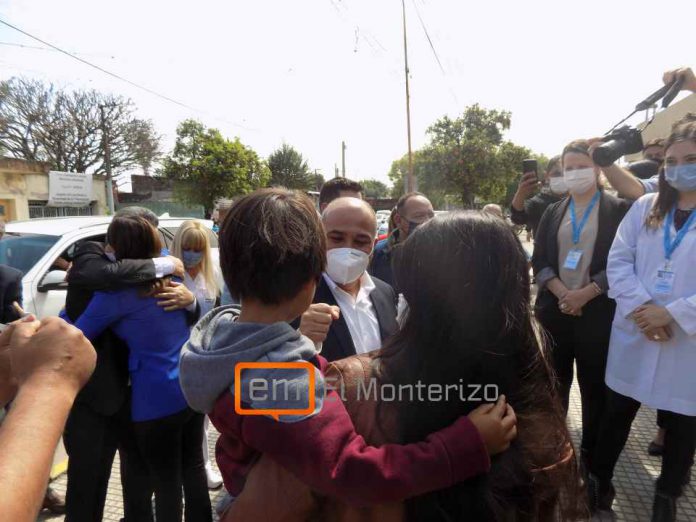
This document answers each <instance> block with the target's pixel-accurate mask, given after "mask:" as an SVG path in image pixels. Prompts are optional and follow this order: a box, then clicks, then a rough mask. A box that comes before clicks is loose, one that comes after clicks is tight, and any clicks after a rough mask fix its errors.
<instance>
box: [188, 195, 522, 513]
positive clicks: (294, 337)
mask: <svg viewBox="0 0 696 522" xmlns="http://www.w3.org/2000/svg"><path fill="white" fill-rule="evenodd" d="M325 250H326V245H325V237H324V231H323V228H322V225H321V221H320V219H319V217H318V215H317V212H316V210H315V208H314V206H313V204H312V202H311V200H309V198H308V197H307V196H306V195H304V194H303V193H301V192H295V191H290V190H286V189H281V188H271V189H261V190H258V191H256V192H254V193H252V194H250V195H248V196H245V197H243V198H241V199H239V200H238V201H237V202H236V203H235V204H234V206H233V207H232V208H231V209H230V211H229V213H228V215H227V217H226V219H225V221H224V223H223V225H222V227H221V232H220V260H221V266H222V271H223V275H224V278H225V282H226V284H227V286H228V287H229V289H230V291H231V292H232V293H234V295H237V296H239V297H240V298H241V301H242V305H243V306H242V307H237V306H227V307H222V308H217V309H214V310H212V311H211V312H210V313H209V314H207V315H206V316H205V317H204V318H203V319H201V321H200V322H199V324H198V325H197V326H196V327H195V328H194V330H193V332H192V334H191V338H190V340H189V342H188V343H187V344H186V345H185V346H184V349H183V351H182V355H181V361H180V381H181V387H182V389H183V392H184V395H185V397H186V400H187V401H188V403H189V404H190V406H191V407H192V408H193V409H195V410H197V411H201V412H205V413H208V414H209V416H210V419H211V421H212V422H213V424H214V425H215V427H216V428H217V429H218V431H219V432H220V434H221V435H220V438H219V439H218V443H217V449H216V458H217V462H218V467H219V468H220V470H221V472H222V475H223V479H224V482H225V487H226V489H227V491H228V492H229V493H230V494H231V495H232V496H236V495H238V494H239V493H240V492H241V490H242V489H243V487H244V482H245V479H246V476H247V475H248V473H249V471H250V469H251V467H252V466H253V465H254V464H255V463H256V462H257V461H258V459H259V456H260V454H261V453H266V454H268V455H269V456H270V457H271V458H273V459H274V460H275V461H277V462H278V463H279V464H281V465H282V466H284V467H285V468H286V469H288V470H289V471H291V472H292V473H293V474H294V475H295V476H296V477H298V478H299V479H300V480H301V481H303V482H304V483H306V484H308V485H309V486H310V487H311V488H312V489H314V490H315V491H317V492H319V493H321V494H324V495H329V496H333V497H336V498H339V499H342V500H344V501H346V502H350V503H353V504H356V505H372V504H377V503H383V502H395V501H402V500H404V499H406V498H408V497H412V496H417V495H422V494H424V493H427V492H430V491H436V490H440V489H444V488H448V487H450V486H451V485H453V484H456V483H459V482H461V481H463V480H466V479H468V478H471V477H473V476H476V475H478V474H481V473H485V472H487V471H488V469H489V467H490V459H489V452H491V453H496V452H498V451H500V450H501V448H504V447H506V445H507V444H509V439H510V437H511V435H510V433H511V430H510V427H509V422H510V420H509V418H508V420H507V421H504V420H503V419H502V417H501V416H500V415H498V414H496V413H493V411H494V410H495V411H499V409H498V408H496V409H491V408H490V407H486V406H482V407H481V408H479V409H477V410H475V411H474V412H472V413H471V414H470V415H469V416H465V417H460V418H459V419H457V420H456V421H455V422H454V423H453V424H452V425H450V426H448V427H447V428H444V429H442V430H440V431H437V432H434V433H432V434H431V435H429V436H428V437H427V438H426V440H425V441H423V442H420V443H416V444H408V445H396V444H385V445H383V446H380V447H379V448H375V447H371V446H368V445H367V443H366V442H365V440H364V439H363V437H361V436H360V435H359V434H357V433H356V432H355V428H354V427H353V423H352V421H351V419H350V416H349V415H348V413H347V411H346V409H345V407H344V405H343V403H342V402H341V400H340V397H339V396H338V394H337V393H336V391H335V390H326V389H325V388H326V387H325V386H324V381H323V378H322V374H323V371H324V369H325V368H326V366H327V363H326V361H325V360H324V359H323V358H322V357H321V356H320V355H319V354H318V353H317V351H316V349H315V347H314V344H313V343H312V341H310V340H309V339H308V338H306V337H304V336H302V335H301V334H300V333H299V332H298V331H297V330H295V329H293V328H292V327H291V326H290V325H289V323H290V322H292V321H293V320H294V319H296V318H297V317H299V316H300V315H301V314H302V313H303V312H304V311H305V310H306V309H307V308H308V307H309V305H310V304H311V302H312V299H313V296H314V290H315V288H316V283H317V281H318V280H319V278H320V277H321V274H322V272H323V271H324V267H325V264H326V252H325ZM240 363H273V364H274V365H275V366H273V365H271V367H264V368H254V369H245V370H243V371H242V370H241V369H240V368H238V365H239V364H240ZM278 363H305V367H303V368H296V369H288V368H281V367H280V366H278ZM306 363H311V365H312V366H311V369H310V370H308V369H307V367H306V366H307V365H306ZM311 373H313V375H311ZM278 389H280V392H278V393H274V391H277V390H278ZM504 409H505V408H503V410H504ZM283 410H294V412H293V413H292V414H283V413H282V411H283Z"/></svg>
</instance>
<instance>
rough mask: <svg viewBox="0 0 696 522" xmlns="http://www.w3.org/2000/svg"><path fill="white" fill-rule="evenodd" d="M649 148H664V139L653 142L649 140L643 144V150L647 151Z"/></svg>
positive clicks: (656, 139)
mask: <svg viewBox="0 0 696 522" xmlns="http://www.w3.org/2000/svg"><path fill="white" fill-rule="evenodd" d="M650 147H660V148H663V149H664V147H665V139H664V138H655V139H654V140H650V141H649V142H647V143H646V144H645V147H643V150H646V149H649V148H650Z"/></svg>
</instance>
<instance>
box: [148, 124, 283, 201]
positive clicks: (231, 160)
mask: <svg viewBox="0 0 696 522" xmlns="http://www.w3.org/2000/svg"><path fill="white" fill-rule="evenodd" d="M176 134H177V137H176V144H175V145H174V150H173V152H172V153H171V154H170V155H169V156H167V157H166V158H165V159H164V162H163V167H162V171H161V173H162V175H164V176H166V177H168V178H170V179H173V180H175V181H176V183H175V185H174V193H175V196H176V197H177V199H179V200H180V201H181V202H183V203H187V204H194V205H202V206H203V207H204V208H205V211H206V214H209V213H211V211H212V210H213V208H214V207H215V202H216V201H217V200H218V199H221V198H233V197H235V196H239V195H242V194H247V193H249V192H252V191H253V190H255V189H257V188H260V187H264V186H266V184H267V183H268V181H269V180H270V177H271V175H270V171H269V170H268V167H267V166H266V164H265V163H264V162H263V161H262V160H260V159H259V156H258V154H256V152H255V151H254V150H253V149H251V148H250V147H246V146H245V145H243V144H242V142H241V141H239V138H235V139H234V140H229V139H227V138H225V137H224V136H223V135H222V134H221V133H220V131H219V130H217V129H212V128H206V127H205V126H204V125H203V124H202V123H200V122H198V121H196V120H185V121H183V122H181V123H180V124H179V126H178V127H177V129H176Z"/></svg>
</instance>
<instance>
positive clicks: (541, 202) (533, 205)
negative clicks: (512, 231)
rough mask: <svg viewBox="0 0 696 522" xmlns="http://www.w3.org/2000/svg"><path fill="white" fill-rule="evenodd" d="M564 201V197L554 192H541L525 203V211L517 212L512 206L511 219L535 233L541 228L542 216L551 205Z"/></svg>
mask: <svg viewBox="0 0 696 522" xmlns="http://www.w3.org/2000/svg"><path fill="white" fill-rule="evenodd" d="M561 199H563V196H559V195H557V194H554V193H553V192H547V191H544V192H540V193H539V194H536V195H535V196H533V197H531V198H529V199H528V200H527V201H525V202H524V210H517V209H516V208H515V207H513V206H512V205H511V206H510V219H511V220H512V222H513V223H515V224H516V225H527V227H529V230H531V231H532V233H534V231H535V230H536V229H537V228H538V227H539V221H541V216H543V215H544V211H545V210H546V209H547V208H548V206H549V205H553V204H554V203H556V202H557V201H560V200H561Z"/></svg>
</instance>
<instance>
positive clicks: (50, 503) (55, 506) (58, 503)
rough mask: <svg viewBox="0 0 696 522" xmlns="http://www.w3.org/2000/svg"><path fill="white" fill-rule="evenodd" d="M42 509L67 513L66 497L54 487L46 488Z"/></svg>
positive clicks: (58, 513)
mask: <svg viewBox="0 0 696 522" xmlns="http://www.w3.org/2000/svg"><path fill="white" fill-rule="evenodd" d="M41 509H47V510H48V511H50V512H51V513H53V514H54V515H65V497H63V496H62V495H59V494H58V493H57V492H56V491H55V490H54V489H53V488H51V487H49V488H47V489H46V496H45V497H44V501H43V504H42V505H41Z"/></svg>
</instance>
